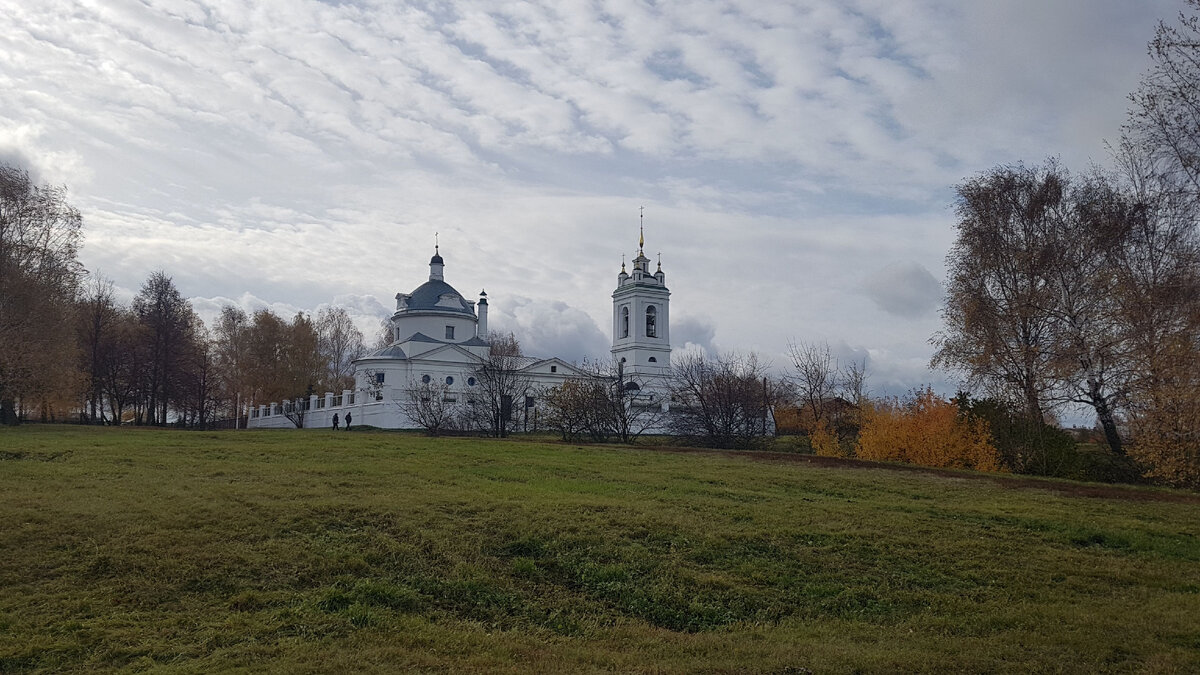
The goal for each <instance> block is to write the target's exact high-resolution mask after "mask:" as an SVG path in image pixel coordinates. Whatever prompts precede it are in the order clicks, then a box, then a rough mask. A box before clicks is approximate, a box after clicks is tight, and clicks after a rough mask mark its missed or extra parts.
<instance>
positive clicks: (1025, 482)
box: [644, 445, 1200, 504]
mask: <svg viewBox="0 0 1200 675" xmlns="http://www.w3.org/2000/svg"><path fill="white" fill-rule="evenodd" d="M644 449H646V450H651V451H654V452H675V453H683V454H704V455H714V456H719V457H728V458H730V459H743V460H745V459H749V460H754V461H756V462H776V463H780V464H810V465H813V466H821V467H829V468H837V469H883V470H885V471H908V472H913V473H922V474H928V475H933V476H941V477H943V478H959V479H965V480H982V481H989V482H992V483H994V484H996V485H999V486H1001V487H1004V488H1008V489H1010V490H1049V491H1051V492H1057V493H1059V494H1062V495H1065V496H1068V497H1098V498H1101V499H1126V500H1129V501H1137V502H1176V503H1181V504H1200V494H1195V493H1189V492H1182V491H1169V492H1168V491H1165V490H1159V489H1155V488H1149V487H1137V486H1131V485H1106V484H1103V483H1080V482H1076V481H1069V480H1060V479H1055V478H1034V477H1031V476H1015V475H1012V474H988V473H978V472H974V471H960V470H957V469H937V468H932V467H927V466H918V465H915V464H895V463H887V462H871V461H867V460H862V459H845V458H842V457H818V456H817V455H801V454H795V453H790V452H767V451H763V450H712V449H708V448H684V447H673V446H666V445H656V446H647V447H645V448H644Z"/></svg>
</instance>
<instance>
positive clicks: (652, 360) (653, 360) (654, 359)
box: [650, 356, 658, 363]
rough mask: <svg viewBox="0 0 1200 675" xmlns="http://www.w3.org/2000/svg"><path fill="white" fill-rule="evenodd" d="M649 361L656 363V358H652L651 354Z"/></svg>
mask: <svg viewBox="0 0 1200 675" xmlns="http://www.w3.org/2000/svg"><path fill="white" fill-rule="evenodd" d="M650 363H658V359H656V358H654V357H653V356H651V357H650Z"/></svg>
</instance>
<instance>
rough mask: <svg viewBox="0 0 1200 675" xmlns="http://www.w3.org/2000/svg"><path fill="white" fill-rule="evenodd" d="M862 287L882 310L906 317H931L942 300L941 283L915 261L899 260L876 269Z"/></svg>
mask: <svg viewBox="0 0 1200 675" xmlns="http://www.w3.org/2000/svg"><path fill="white" fill-rule="evenodd" d="M863 290H864V292H865V293H866V294H867V297H869V298H870V299H871V300H872V301H873V302H874V303H875V305H876V306H877V307H879V309H882V310H883V311H885V312H887V313H888V314H891V315H893V316H898V317H901V318H905V319H913V318H919V317H924V316H930V315H931V314H933V313H934V312H936V311H937V308H938V306H939V305H940V304H941V301H942V284H941V283H940V282H939V281H938V280H937V279H936V278H934V276H933V275H932V274H931V273H930V272H929V270H927V269H925V267H924V266H922V265H921V264H919V263H915V262H904V263H896V264H894V265H890V266H888V267H886V268H884V269H882V270H880V271H879V272H876V273H875V274H873V275H871V276H870V278H868V279H867V281H866V283H865V284H864V285H863Z"/></svg>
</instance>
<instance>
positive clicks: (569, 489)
mask: <svg viewBox="0 0 1200 675" xmlns="http://www.w3.org/2000/svg"><path fill="white" fill-rule="evenodd" d="M1045 485H1046V487H1047V489H1027V488H1023V489H1011V488H1010V487H1005V486H1004V485H1003V484H1002V483H997V482H993V481H981V480H968V479H965V478H958V477H952V476H951V477H947V476H939V475H931V474H922V473H915V472H900V471H890V470H883V469H847V468H820V467H816V466H810V465H806V464H795V463H782V462H769V461H754V460H750V459H745V458H741V457H736V456H728V455H720V454H684V453H672V452H654V451H647V450H638V449H627V448H612V447H574V446H570V445H556V444H545V443H532V442H528V441H508V442H502V441H480V440H474V439H426V438H421V437H416V436H412V435H403V434H389V433H383V432H364V433H354V434H345V433H342V434H335V433H332V432H297V431H286V432H219V433H198V432H191V433H189V432H175V431H153V430H116V429H83V428H70V427H35V426H28V427H21V428H18V429H13V430H10V429H4V430H0V672H8V671H13V672H22V671H27V670H46V671H94V670H104V669H128V670H133V671H137V670H143V669H145V670H165V671H180V672H211V671H217V670H239V669H240V670H254V671H259V670H263V669H270V670H280V671H299V672H328V671H340V670H356V671H368V672H369V671H395V670H404V669H406V670H429V671H445V670H457V671H461V670H467V671H502V672H503V671H509V672H531V671H532V672H561V671H620V672H629V671H645V672H775V673H788V672H790V673H802V672H808V671H810V670H811V671H812V672H819V673H824V672H853V671H936V672H962V671H974V672H978V671H989V672H992V671H994V672H1030V671H1054V672H1097V671H1099V672H1130V671H1146V672H1195V671H1197V670H1200V538H1198V536H1197V535H1200V503H1196V502H1194V501H1193V502H1190V503H1188V502H1178V501H1176V502H1170V501H1142V500H1138V501H1133V500H1119V499H1101V498H1095V497H1070V496H1064V495H1063V494H1061V493H1059V492H1056V491H1055V490H1053V489H1051V488H1053V487H1054V486H1055V483H1054V482H1052V481H1046V482H1045ZM1164 494H1166V495H1167V496H1177V495H1178V494H1179V493H1169V492H1167V493H1164Z"/></svg>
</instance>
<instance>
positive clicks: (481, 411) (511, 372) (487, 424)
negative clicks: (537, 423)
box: [475, 333, 533, 438]
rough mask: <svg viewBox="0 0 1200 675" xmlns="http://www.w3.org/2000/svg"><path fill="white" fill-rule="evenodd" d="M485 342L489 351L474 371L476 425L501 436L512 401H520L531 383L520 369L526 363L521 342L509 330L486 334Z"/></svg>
mask: <svg viewBox="0 0 1200 675" xmlns="http://www.w3.org/2000/svg"><path fill="white" fill-rule="evenodd" d="M488 343H489V344H490V345H491V350H490V351H489V354H488V356H487V358H486V359H484V361H483V362H482V363H481V364H480V365H479V366H478V368H476V370H475V379H476V381H477V382H478V387H479V389H478V394H476V396H477V398H476V399H475V400H476V401H477V405H476V406H475V408H476V409H477V413H476V414H475V417H476V419H477V420H478V423H479V426H481V427H482V428H484V429H487V430H488V431H489V433H491V434H492V435H494V436H497V437H499V438H504V437H506V436H508V429H509V423H510V422H512V421H513V413H514V407H513V406H514V404H522V403H523V402H524V398H525V396H527V395H528V393H529V392H530V391H531V389H532V385H533V382H532V380H531V379H530V378H529V376H528V374H526V373H525V372H524V370H523V369H524V367H525V366H526V365H527V363H526V359H525V357H523V356H521V345H520V344H519V343H518V342H517V340H516V338H515V337H513V335H512V334H511V333H509V334H507V335H503V334H497V333H489V334H488Z"/></svg>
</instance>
